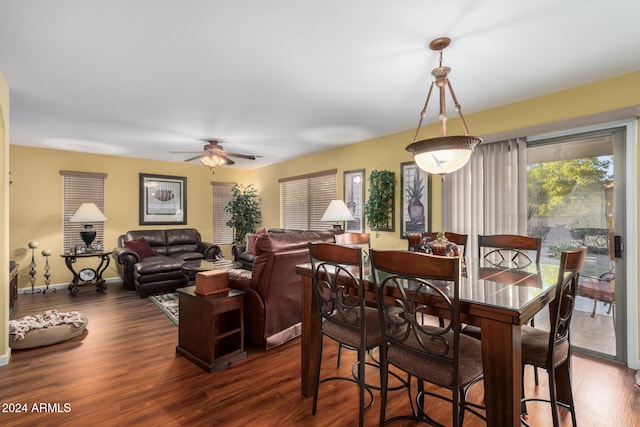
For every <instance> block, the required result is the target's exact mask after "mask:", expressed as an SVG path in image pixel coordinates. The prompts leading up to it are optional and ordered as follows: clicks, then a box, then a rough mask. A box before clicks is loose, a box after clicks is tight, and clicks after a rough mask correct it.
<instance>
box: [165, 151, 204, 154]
mask: <svg viewBox="0 0 640 427" xmlns="http://www.w3.org/2000/svg"><path fill="white" fill-rule="evenodd" d="M169 152H170V153H172V154H191V153H193V154H196V153H201V151H169Z"/></svg>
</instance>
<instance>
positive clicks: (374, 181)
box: [364, 170, 396, 237]
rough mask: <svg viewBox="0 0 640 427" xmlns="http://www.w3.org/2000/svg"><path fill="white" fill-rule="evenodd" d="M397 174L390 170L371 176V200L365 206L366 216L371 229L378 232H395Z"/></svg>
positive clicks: (373, 172) (373, 173) (374, 172)
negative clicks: (394, 208) (394, 209)
mask: <svg viewBox="0 0 640 427" xmlns="http://www.w3.org/2000/svg"><path fill="white" fill-rule="evenodd" d="M395 185H396V177H395V174H394V173H393V172H391V171H388V170H383V171H377V170H374V171H371V175H370V176H369V200H367V203H366V204H365V206H364V214H365V216H366V218H367V222H368V223H369V228H371V230H373V231H376V232H377V233H376V237H378V236H379V235H380V233H378V232H380V231H393V225H394V224H393V223H394V215H393V213H394V212H393V203H394V200H393V199H394V189H395Z"/></svg>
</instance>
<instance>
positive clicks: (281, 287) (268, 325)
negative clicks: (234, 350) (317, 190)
mask: <svg viewBox="0 0 640 427" xmlns="http://www.w3.org/2000/svg"><path fill="white" fill-rule="evenodd" d="M339 232H342V230H339ZM334 236H335V232H334V231H332V230H330V231H304V232H295V233H267V234H265V235H262V236H260V237H259V238H258V239H257V240H256V242H255V246H256V258H255V261H254V263H253V270H251V271H249V270H244V269H232V270H229V286H230V287H232V288H235V289H240V290H242V291H245V292H246V295H245V297H244V326H245V341H246V342H247V344H251V345H259V346H265V347H266V348H271V347H275V346H277V345H280V344H283V343H285V342H287V341H289V340H291V339H293V338H295V337H297V336H298V335H300V333H301V320H302V318H301V309H300V304H301V302H302V293H301V286H300V282H301V280H300V276H299V275H298V274H297V273H296V265H298V264H304V263H308V262H309V246H308V242H330V243H331V242H333V241H334Z"/></svg>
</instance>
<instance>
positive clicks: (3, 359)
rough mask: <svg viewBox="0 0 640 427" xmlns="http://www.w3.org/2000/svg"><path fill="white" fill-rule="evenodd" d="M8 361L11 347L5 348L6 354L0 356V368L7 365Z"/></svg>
mask: <svg viewBox="0 0 640 427" xmlns="http://www.w3.org/2000/svg"><path fill="white" fill-rule="evenodd" d="M9 360H11V347H8V348H7V352H6V353H5V354H3V355H0V366H5V365H8V364H9Z"/></svg>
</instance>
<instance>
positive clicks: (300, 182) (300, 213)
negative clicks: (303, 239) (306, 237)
mask: <svg viewBox="0 0 640 427" xmlns="http://www.w3.org/2000/svg"><path fill="white" fill-rule="evenodd" d="M336 172H337V170H336V169H332V170H328V171H323V172H318V173H314V174H309V175H301V176H296V177H291V178H283V179H281V180H280V223H281V226H282V227H283V228H292V229H298V230H327V229H330V228H331V227H332V225H331V223H327V222H322V221H320V219H321V218H322V215H324V211H325V210H326V209H327V206H329V203H330V202H331V200H334V199H335V198H336Z"/></svg>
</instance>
